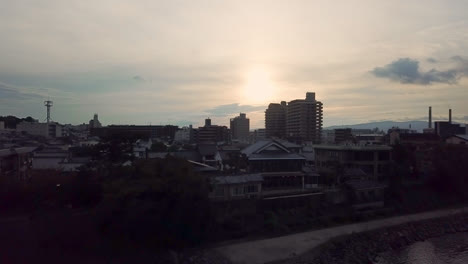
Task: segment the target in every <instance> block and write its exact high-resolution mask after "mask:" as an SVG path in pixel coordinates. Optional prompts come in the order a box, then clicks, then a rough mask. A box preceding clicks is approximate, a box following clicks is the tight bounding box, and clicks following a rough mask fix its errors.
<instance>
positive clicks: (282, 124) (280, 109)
mask: <svg viewBox="0 0 468 264" xmlns="http://www.w3.org/2000/svg"><path fill="white" fill-rule="evenodd" d="M286 111H287V105H286V102H285V101H282V102H281V103H280V104H276V103H271V104H269V105H268V108H267V110H266V111H265V134H266V137H267V138H272V137H277V138H285V137H286Z"/></svg>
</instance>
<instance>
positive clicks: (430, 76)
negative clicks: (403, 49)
mask: <svg viewBox="0 0 468 264" xmlns="http://www.w3.org/2000/svg"><path fill="white" fill-rule="evenodd" d="M460 59H461V58H457V60H458V62H460ZM461 60H463V59H461ZM465 62H466V61H462V64H465ZM371 73H372V74H374V75H375V76H376V77H379V78H387V79H389V80H391V81H396V82H400V83H409V84H422V85H429V84H432V83H446V84H454V83H456V82H457V80H458V78H459V77H461V76H462V75H465V72H464V70H463V65H458V66H457V67H456V68H453V69H449V70H446V71H438V70H436V69H431V70H430V71H427V72H422V71H420V69H419V61H417V60H412V59H410V58H400V59H398V60H396V61H393V62H392V63H390V64H387V65H385V66H383V67H376V68H374V70H372V71H371Z"/></svg>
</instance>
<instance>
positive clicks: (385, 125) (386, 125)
mask: <svg viewBox="0 0 468 264" xmlns="http://www.w3.org/2000/svg"><path fill="white" fill-rule="evenodd" d="M410 126H411V129H414V130H417V131H420V132H422V130H423V129H424V128H427V127H428V124H427V121H416V120H414V121H404V122H397V121H380V122H370V123H363V124H356V125H342V126H329V127H325V128H324V129H336V128H351V129H374V128H378V129H379V130H383V131H385V132H387V130H388V129H390V128H392V127H399V128H410Z"/></svg>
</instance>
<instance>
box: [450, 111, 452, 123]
mask: <svg viewBox="0 0 468 264" xmlns="http://www.w3.org/2000/svg"><path fill="white" fill-rule="evenodd" d="M449 124H452V109H449Z"/></svg>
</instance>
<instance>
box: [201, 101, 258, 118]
mask: <svg viewBox="0 0 468 264" xmlns="http://www.w3.org/2000/svg"><path fill="white" fill-rule="evenodd" d="M265 109H266V106H263V105H261V106H253V105H240V104H239V103H233V104H226V105H219V106H216V107H214V108H211V109H208V110H205V112H206V113H208V114H211V115H214V116H227V115H232V114H238V113H241V112H243V113H246V112H254V111H259V110H265Z"/></svg>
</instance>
